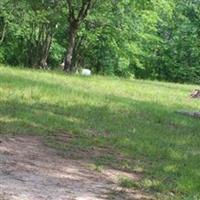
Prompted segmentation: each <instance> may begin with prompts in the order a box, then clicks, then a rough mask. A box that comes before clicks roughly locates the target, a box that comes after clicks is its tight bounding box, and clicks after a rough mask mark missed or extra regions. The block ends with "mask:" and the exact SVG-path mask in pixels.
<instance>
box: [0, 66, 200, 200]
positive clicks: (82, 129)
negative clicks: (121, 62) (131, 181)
mask: <svg viewBox="0 0 200 200" xmlns="http://www.w3.org/2000/svg"><path fill="white" fill-rule="evenodd" d="M194 88H198V86H195V85H181V84H172V83H163V82H153V81H139V80H124V79H119V78H114V77H113V78H112V77H100V76H93V77H89V78H87V77H80V76H69V75H68V76H67V75H66V74H63V73H58V72H46V71H39V70H38V71H36V70H25V69H19V68H10V67H0V134H31V135H33V134H34V135H40V136H43V137H44V139H46V142H47V143H48V144H49V145H50V146H52V147H55V148H57V149H59V150H61V151H62V152H63V153H66V154H69V155H73V156H75V155H77V158H79V156H80V158H81V157H83V156H85V155H87V156H89V155H90V153H89V152H94V153H92V154H91V159H93V160H94V162H95V163H96V164H97V165H99V166H103V165H110V166H113V167H118V168H121V169H124V170H129V171H133V172H137V173H142V174H143V179H142V180H141V182H140V184H139V185H140V187H141V188H142V189H144V190H146V191H149V192H151V193H153V194H154V193H159V194H160V195H161V196H162V195H163V197H164V196H165V197H166V198H167V199H185V200H186V199H188V200H189V199H196V200H197V199H200V120H199V119H193V118H190V117H187V116H182V115H179V114H177V113H176V112H175V111H177V110H200V101H198V100H192V99H190V98H189V97H188V96H189V94H190V93H191V91H192V90H193V89H194ZM59 135H62V137H63V135H66V137H67V138H66V140H67V141H68V142H66V141H65V140H63V142H62V139H60V140H59V139H57V138H58V136H59ZM95 151H97V152H98V154H97V153H95ZM99 152H100V153H99ZM101 152H102V153H101ZM78 155H79V156H78ZM172 194H173V195H172ZM171 195H172V197H171ZM160 199H163V198H162V197H160Z"/></svg>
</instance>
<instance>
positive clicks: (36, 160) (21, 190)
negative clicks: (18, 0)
mask: <svg viewBox="0 0 200 200" xmlns="http://www.w3.org/2000/svg"><path fill="white" fill-rule="evenodd" d="M120 174H121V175H128V174H126V173H124V172H120V171H116V170H112V169H107V170H104V171H103V172H101V173H100V172H96V171H93V170H91V169H90V168H89V167H88V163H87V162H86V161H76V160H71V159H66V158H63V157H61V156H59V155H57V154H56V152H55V151H54V150H52V149H49V148H48V147H46V146H45V145H43V143H42V140H41V139H40V138H38V137H30V136H28V137H27V136H26V137H24V136H15V137H13V136H12V137H11V136H9V137H8V136H1V137H0V200H105V199H116V200H125V199H140V200H141V199H148V198H147V197H145V196H144V195H143V194H142V193H140V192H139V191H131V192H130V191H129V192H122V191H121V190H120V189H119V187H118V186H117V183H116V182H117V181H116V180H117V176H118V175H120ZM129 176H132V178H135V179H137V177H134V176H133V175H130V174H129Z"/></svg>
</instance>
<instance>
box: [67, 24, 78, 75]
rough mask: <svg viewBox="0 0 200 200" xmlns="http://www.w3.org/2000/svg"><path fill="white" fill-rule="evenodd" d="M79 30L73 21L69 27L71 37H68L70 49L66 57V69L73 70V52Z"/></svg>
mask: <svg viewBox="0 0 200 200" xmlns="http://www.w3.org/2000/svg"><path fill="white" fill-rule="evenodd" d="M77 30H78V25H77V24H76V23H75V22H73V23H71V24H70V27H69V39H68V50H67V55H66V57H65V66H64V71H70V72H71V71H73V68H74V67H73V63H72V61H73V52H74V48H75V44H76V33H77Z"/></svg>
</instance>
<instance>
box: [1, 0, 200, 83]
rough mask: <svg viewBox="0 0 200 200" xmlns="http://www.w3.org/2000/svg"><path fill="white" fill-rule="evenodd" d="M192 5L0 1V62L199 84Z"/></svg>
mask: <svg viewBox="0 0 200 200" xmlns="http://www.w3.org/2000/svg"><path fill="white" fill-rule="evenodd" d="M199 18H200V2H199V1H197V0H140V1H138V0H104V1H101V0H20V1H15V0H1V1H0V62H1V63H6V64H10V65H23V66H27V67H43V68H45V67H47V65H48V66H49V67H50V68H56V67H58V66H59V65H60V64H61V63H62V62H64V64H65V66H64V69H65V70H66V71H75V70H76V69H77V68H81V67H84V68H89V69H91V70H93V71H94V72H95V73H99V74H109V75H117V76H123V77H127V76H134V77H136V78H148V79H158V80H167V81H174V82H192V83H200V46H199V44H200V30H199V26H200V19H199Z"/></svg>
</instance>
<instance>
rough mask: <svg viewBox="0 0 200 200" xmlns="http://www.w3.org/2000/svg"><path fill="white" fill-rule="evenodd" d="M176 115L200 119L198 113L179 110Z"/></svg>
mask: <svg viewBox="0 0 200 200" xmlns="http://www.w3.org/2000/svg"><path fill="white" fill-rule="evenodd" d="M176 113H178V114H182V115H186V116H190V117H194V118H199V119H200V111H199V112H198V111H184V110H179V111H177V112H176Z"/></svg>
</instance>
